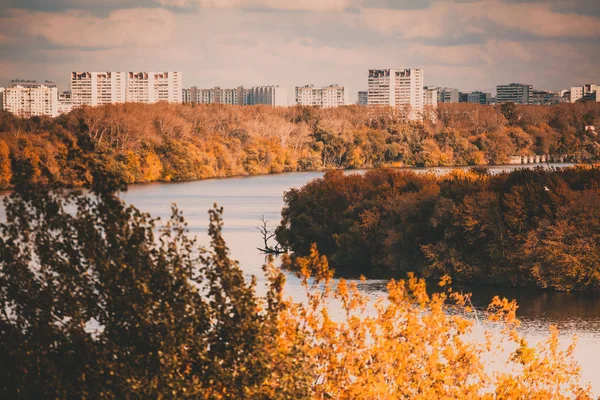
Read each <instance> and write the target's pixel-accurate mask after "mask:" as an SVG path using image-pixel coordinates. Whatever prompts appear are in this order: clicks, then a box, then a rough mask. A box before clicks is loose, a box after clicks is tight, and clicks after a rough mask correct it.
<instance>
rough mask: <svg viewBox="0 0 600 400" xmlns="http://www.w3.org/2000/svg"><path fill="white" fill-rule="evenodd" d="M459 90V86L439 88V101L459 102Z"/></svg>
mask: <svg viewBox="0 0 600 400" xmlns="http://www.w3.org/2000/svg"><path fill="white" fill-rule="evenodd" d="M458 101H459V92H458V89H457V88H447V87H443V88H440V89H439V90H438V103H458Z"/></svg>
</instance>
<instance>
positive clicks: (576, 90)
mask: <svg viewBox="0 0 600 400" xmlns="http://www.w3.org/2000/svg"><path fill="white" fill-rule="evenodd" d="M582 97H583V86H574V87H572V88H571V97H570V98H569V101H570V102H571V103H575V102H576V101H577V100H579V99H581V98H582Z"/></svg>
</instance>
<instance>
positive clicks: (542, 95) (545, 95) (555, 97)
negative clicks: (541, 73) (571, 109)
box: [530, 90, 561, 106]
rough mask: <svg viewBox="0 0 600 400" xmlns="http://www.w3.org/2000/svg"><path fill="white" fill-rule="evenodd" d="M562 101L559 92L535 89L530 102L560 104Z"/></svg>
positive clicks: (545, 104) (544, 104)
mask: <svg viewBox="0 0 600 400" xmlns="http://www.w3.org/2000/svg"><path fill="white" fill-rule="evenodd" d="M560 102H561V96H560V93H559V92H551V91H545V90H533V91H532V92H531V101H530V104H534V105H542V106H548V105H552V104H559V103H560Z"/></svg>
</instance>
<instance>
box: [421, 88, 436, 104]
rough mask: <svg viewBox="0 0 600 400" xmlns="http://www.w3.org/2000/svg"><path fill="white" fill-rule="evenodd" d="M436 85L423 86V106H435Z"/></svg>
mask: <svg viewBox="0 0 600 400" xmlns="http://www.w3.org/2000/svg"><path fill="white" fill-rule="evenodd" d="M438 90H439V88H438V87H433V86H425V87H424V88H423V107H432V108H437V104H438Z"/></svg>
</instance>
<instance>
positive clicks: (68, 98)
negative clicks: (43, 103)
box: [58, 92, 73, 114]
mask: <svg viewBox="0 0 600 400" xmlns="http://www.w3.org/2000/svg"><path fill="white" fill-rule="evenodd" d="M71 110H73V98H72V95H71V92H62V93H60V94H59V95H58V113H59V114H66V113H68V112H71Z"/></svg>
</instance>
